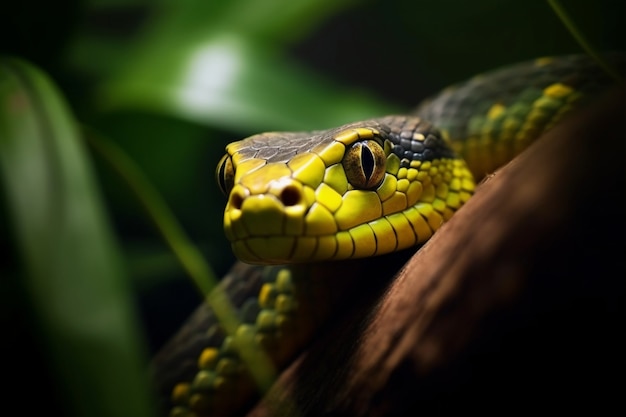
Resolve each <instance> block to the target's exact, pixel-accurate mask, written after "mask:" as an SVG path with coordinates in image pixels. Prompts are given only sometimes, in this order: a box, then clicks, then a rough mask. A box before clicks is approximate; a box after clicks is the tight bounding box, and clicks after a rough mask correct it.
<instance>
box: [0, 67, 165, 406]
mask: <svg viewBox="0 0 626 417" xmlns="http://www.w3.org/2000/svg"><path fill="white" fill-rule="evenodd" d="M0 173H1V174H2V181H3V182H4V189H5V192H6V201H7V205H8V209H9V210H8V211H9V213H10V214H11V216H12V221H13V223H12V225H13V229H14V232H15V234H16V240H17V241H18V242H19V245H20V254H21V258H22V262H23V269H24V279H23V280H22V281H21V282H22V283H23V285H24V286H25V292H26V293H27V294H28V295H29V297H30V298H31V301H32V303H31V304H32V305H34V310H35V311H34V316H35V317H36V319H37V320H38V322H39V323H40V326H39V327H40V328H41V329H42V330H41V334H40V339H41V340H42V341H43V343H45V346H46V349H45V350H46V352H47V353H48V354H49V357H50V358H51V359H50V361H51V368H52V369H53V372H54V374H55V377H56V378H57V379H58V385H59V388H60V391H61V392H63V393H64V394H65V398H64V399H63V400H64V402H65V403H66V404H67V408H68V413H67V414H68V415H77V416H86V415H89V416H121V415H132V416H151V415H154V410H153V408H152V405H151V404H152V401H151V395H150V390H149V382H148V379H147V374H146V372H145V369H146V355H145V347H144V340H143V338H142V334H141V331H140V327H139V326H138V323H137V317H136V314H135V311H134V306H133V303H132V299H131V296H130V291H129V290H130V289H129V283H128V280H127V279H126V276H125V270H124V268H123V266H122V264H121V258H120V253H119V249H118V246H117V244H116V242H115V239H114V236H113V234H112V232H111V229H110V227H109V225H108V224H107V219H106V215H105V213H104V210H103V206H102V203H101V197H100V195H99V192H98V188H97V185H96V183H95V181H94V178H93V175H92V172H91V166H90V163H89V161H88V159H87V157H86V154H85V151H84V149H83V147H82V145H81V142H80V140H79V136H78V132H77V130H76V126H75V121H74V120H73V116H72V115H71V113H70V111H69V109H68V107H67V105H66V103H65V102H64V100H63V98H62V97H61V96H60V94H59V92H58V91H57V90H56V88H55V86H54V85H53V84H52V82H51V81H50V80H49V79H48V78H47V77H46V76H45V75H44V74H43V73H42V72H40V71H39V70H38V69H36V68H34V67H33V66H31V65H29V64H28V63H26V62H24V61H20V60H16V59H11V58H0Z"/></svg>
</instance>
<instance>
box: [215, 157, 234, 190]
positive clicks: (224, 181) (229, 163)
mask: <svg viewBox="0 0 626 417" xmlns="http://www.w3.org/2000/svg"><path fill="white" fill-rule="evenodd" d="M215 177H216V179H217V184H218V185H219V186H220V190H222V192H223V193H224V195H225V196H228V194H230V190H232V189H233V186H234V185H235V168H234V167H233V160H232V159H231V157H230V155H228V154H226V155H224V156H223V157H222V159H220V162H219V164H217V170H216V171H215Z"/></svg>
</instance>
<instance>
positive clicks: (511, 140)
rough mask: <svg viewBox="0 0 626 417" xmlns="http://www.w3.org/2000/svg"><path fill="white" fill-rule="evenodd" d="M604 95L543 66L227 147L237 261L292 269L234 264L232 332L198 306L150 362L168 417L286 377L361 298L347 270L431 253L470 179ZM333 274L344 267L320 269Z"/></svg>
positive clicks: (565, 67) (577, 74)
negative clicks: (275, 371)
mask: <svg viewBox="0 0 626 417" xmlns="http://www.w3.org/2000/svg"><path fill="white" fill-rule="evenodd" d="M619 59H621V58H619ZM619 59H618V60H619ZM611 84H612V81H611V79H610V78H609V77H608V76H607V75H606V74H605V73H604V72H603V71H602V70H601V69H600V68H599V67H598V65H597V64H596V63H595V62H594V61H593V60H591V59H590V58H588V57H585V56H564V57H558V58H543V59H538V60H535V61H532V62H526V63H521V64H518V65H514V66H511V67H507V68H504V69H500V70H496V71H492V72H490V73H486V74H484V75H481V76H478V77H475V78H473V79H471V80H469V81H467V82H465V83H462V84H459V85H457V86H453V87H450V88H448V89H446V90H444V91H443V92H442V93H440V94H439V95H437V96H435V97H434V98H432V99H429V100H426V101H424V102H423V103H422V104H421V105H420V106H419V107H418V108H417V110H416V111H415V112H414V113H413V114H410V115H395V116H386V117H382V118H376V119H371V120H365V121H361V122H356V123H350V124H346V125H343V126H340V127H337V128H333V129H328V130H320V131H314V132H270V133H263V134H259V135H254V136H251V137H249V138H246V139H244V140H241V141H238V142H234V143H231V144H230V145H228V146H227V148H226V155H225V156H224V157H223V158H222V160H221V161H220V163H219V164H218V168H217V179H218V183H219V184H220V187H221V188H222V190H223V191H224V193H225V194H226V195H227V196H228V202H227V205H226V209H225V212H224V230H225V233H226V235H227V237H228V239H229V240H230V241H231V244H232V249H233V251H234V253H235V255H236V256H237V257H238V258H239V259H241V260H242V261H244V262H246V263H248V264H263V265H272V264H273V265H281V264H295V265H296V266H295V267H291V268H288V267H281V266H251V265H243V264H239V265H238V266H236V267H235V269H234V270H233V271H232V272H231V273H230V274H229V276H227V277H226V279H225V281H224V283H223V284H222V287H223V288H224V289H225V291H226V293H228V294H230V297H231V300H232V303H233V305H234V306H235V307H236V308H237V309H238V311H239V312H240V317H239V319H240V321H241V324H240V325H239V327H238V328H237V332H236V333H235V334H233V335H225V334H224V332H223V331H221V330H220V328H219V325H218V324H216V322H215V317H214V315H213V313H212V312H211V310H210V309H209V308H207V307H206V306H202V307H200V309H199V310H198V311H197V312H196V313H195V315H194V318H193V319H192V320H191V322H190V324H188V325H187V326H186V327H185V328H184V329H183V330H182V332H181V333H180V334H179V335H178V336H177V337H176V338H175V339H173V341H172V342H171V343H170V344H169V346H167V347H166V348H165V349H164V351H163V352H162V353H161V354H160V355H159V356H158V357H157V360H156V362H155V363H156V365H157V373H156V379H157V380H158V382H159V385H160V386H161V387H162V388H163V390H164V392H165V393H166V395H167V397H168V399H167V400H166V401H165V402H166V403H167V405H166V407H168V408H169V409H170V411H169V413H170V415H171V416H201V415H211V414H216V415H224V414H229V413H233V412H236V411H237V410H238V408H239V407H241V406H242V405H243V404H245V403H246V401H248V400H247V399H246V398H249V397H250V396H251V395H253V394H254V393H255V392H256V391H257V388H256V384H257V383H258V382H259V378H260V377H259V374H260V373H262V371H259V370H257V369H254V367H255V366H254V361H255V360H257V361H260V360H263V361H268V362H270V363H271V364H272V365H274V366H276V367H277V368H279V369H280V368H281V367H284V366H285V365H286V364H287V363H288V361H289V360H291V359H292V358H293V357H294V356H295V354H296V353H297V352H298V351H300V350H301V349H302V348H303V347H304V346H305V345H306V344H307V343H308V342H309V340H310V339H311V338H312V337H313V335H314V331H315V330H316V329H317V328H319V326H321V325H322V323H323V322H324V321H325V320H327V319H328V317H329V316H331V315H332V314H334V313H333V308H334V307H337V306H341V305H342V301H341V300H342V299H343V298H342V297H346V296H349V294H348V295H346V293H349V292H350V291H353V289H352V288H353V287H352V286H353V285H358V283H356V284H355V282H354V281H355V280H357V279H359V277H360V276H361V275H360V274H359V273H355V272H354V271H355V269H354V268H355V265H356V264H355V263H354V262H355V261H350V260H353V259H357V258H370V257H372V256H375V255H384V254H388V253H393V252H396V251H399V250H401V249H406V248H411V247H414V246H415V245H418V244H420V243H423V242H425V241H426V240H428V239H429V238H430V237H431V236H432V234H433V233H435V231H436V230H437V229H438V228H439V227H440V226H441V225H442V224H443V223H444V222H445V221H446V220H448V219H449V218H450V217H451V216H452V215H453V214H454V213H455V212H456V211H457V210H458V209H459V208H460V207H462V205H463V204H464V203H465V202H466V201H467V200H468V199H469V198H470V197H471V195H472V194H473V192H474V189H475V179H479V178H481V177H482V176H484V175H485V174H487V173H490V172H492V171H493V170H494V169H495V168H497V167H498V166H500V165H502V164H503V163H505V162H506V161H508V160H510V159H511V158H512V157H513V156H514V155H516V154H518V153H519V152H521V151H522V150H523V149H524V148H526V147H527V146H529V145H530V144H531V143H532V141H533V140H535V139H536V138H537V137H539V136H540V135H541V134H542V133H543V132H544V131H545V130H547V129H549V128H551V127H552V126H554V125H555V124H556V123H557V122H558V121H559V120H561V119H562V118H563V117H564V116H565V115H566V114H568V113H569V112H570V111H571V110H573V109H574V108H577V107H579V106H580V105H581V104H582V103H584V102H585V101H586V100H587V99H588V98H589V97H591V96H593V95H596V94H597V93H598V92H599V91H601V90H603V89H605V88H606V87H607V86H609V85H611ZM381 259H384V257H383V258H381ZM337 260H344V261H345V260H348V261H347V262H330V263H324V262H325V261H337ZM314 262H315V263H317V262H322V263H321V264H320V265H321V266H320V267H316V266H312V264H308V263H314ZM350 262H352V263H350ZM329 265H330V267H329ZM368 265H370V264H368ZM329 269H330V272H329ZM351 271H352V272H351ZM372 273H373V270H370V271H369V274H372ZM363 275H365V276H366V277H367V275H368V273H367V271H366V272H364V273H363ZM242 276H245V277H246V278H245V280H242V279H241V277H242ZM198 328H200V329H201V330H200V331H198ZM255 352H257V353H258V352H261V355H260V356H259V355H256V353H255ZM255 355H256V356H255ZM189 358H191V359H189ZM259 358H262V359H259ZM250 361H252V362H253V364H252V368H251V367H249V366H248V365H250ZM181 362H182V363H183V366H181V365H180V363H181ZM257 364H258V363H257ZM270 373H271V372H270ZM261 385H263V383H261Z"/></svg>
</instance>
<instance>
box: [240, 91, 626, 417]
mask: <svg viewBox="0 0 626 417" xmlns="http://www.w3.org/2000/svg"><path fill="white" fill-rule="evenodd" d="M624 139H625V125H624V91H623V90H622V89H619V91H616V92H614V94H612V95H610V96H607V97H605V99H604V100H601V101H600V102H598V103H597V104H596V105H595V106H593V107H591V108H589V109H587V110H586V111H584V112H582V113H578V114H577V115H575V117H572V118H570V119H568V120H567V121H565V122H564V123H562V124H561V125H560V126H558V127H556V128H555V129H553V130H552V131H550V132H549V133H548V134H546V135H545V136H544V137H543V138H542V139H541V140H539V141H538V142H537V143H536V144H535V145H533V146H532V147H531V148H529V149H528V150H527V151H526V152H524V153H523V154H522V155H520V156H519V157H518V158H516V159H515V160H514V161H513V162H511V163H510V164H508V165H507V166H505V167H504V168H503V169H501V170H499V171H497V172H496V173H495V174H493V175H492V176H490V177H489V178H487V180H486V181H484V183H483V184H481V186H480V187H479V189H478V191H477V193H476V195H475V197H473V198H472V199H471V200H470V202H469V203H468V204H467V205H466V206H465V207H463V208H462V209H461V210H460V211H459V212H458V213H457V214H456V215H455V216H454V217H453V219H452V220H451V221H450V222H449V223H447V224H446V225H444V226H443V227H442V229H441V230H440V231H439V232H438V233H437V234H436V235H435V236H434V237H433V238H432V239H431V240H430V241H429V242H428V243H427V244H426V245H425V246H424V247H423V248H421V250H419V251H418V252H417V253H416V254H415V256H413V257H412V258H411V259H410V261H409V262H408V263H407V264H406V266H405V267H404V268H403V269H402V270H401V272H400V273H399V274H398V276H397V277H396V278H395V279H394V280H393V282H391V283H390V284H389V287H388V288H387V289H386V291H384V292H381V293H380V294H379V295H378V296H377V298H375V299H374V300H369V301H368V302H367V304H365V306H364V307H363V308H362V309H361V314H352V315H348V316H346V317H345V318H343V319H341V320H338V321H336V322H335V323H334V326H333V327H332V328H331V329H329V331H328V332H326V333H325V335H324V336H322V337H320V339H318V341H317V342H316V344H315V345H314V346H313V347H312V348H311V349H310V350H309V351H308V352H307V353H305V354H304V355H302V356H301V357H300V358H299V359H298V361H297V362H296V363H295V364H293V365H292V366H291V367H290V368H289V369H288V370H287V371H286V372H284V373H283V375H282V376H281V378H280V379H279V381H278V382H277V383H276V384H275V385H274V387H273V388H272V389H271V390H270V392H269V393H268V394H267V396H266V397H265V399H264V400H263V401H261V402H260V403H259V404H258V405H257V406H256V408H255V409H253V410H252V411H251V412H250V414H249V415H250V416H267V415H299V416H317V415H328V414H331V415H370V416H378V415H394V414H395V415H419V414H429V415H431V414H458V413H460V412H463V413H464V414H465V413H467V412H481V413H496V412H498V413H501V412H506V413H507V414H510V413H511V412H516V411H531V410H532V411H537V410H541V411H557V410H558V411H560V412H561V413H562V412H563V411H566V410H571V411H583V410H585V409H587V411H592V410H593V411H594V412H595V413H596V414H597V413H598V411H601V410H602V409H604V408H605V407H609V406H610V405H611V403H612V402H613V401H614V402H617V398H618V395H620V390H618V385H617V384H618V383H617V382H613V379H614V378H617V380H622V378H623V377H622V375H623V372H622V371H623V363H624V361H623V358H622V354H623V343H622V342H621V341H620V339H621V338H620V337H619V336H620V334H621V333H623V330H624V328H623V321H622V317H623V316H622V314H623V309H622V308H621V307H622V302H623V285H622V282H623V279H624V270H625V265H624V256H625V255H626V252H624V209H623V197H624V190H625V184H624V179H625V177H626V176H625V169H624V167H625V164H624V159H625V151H624Z"/></svg>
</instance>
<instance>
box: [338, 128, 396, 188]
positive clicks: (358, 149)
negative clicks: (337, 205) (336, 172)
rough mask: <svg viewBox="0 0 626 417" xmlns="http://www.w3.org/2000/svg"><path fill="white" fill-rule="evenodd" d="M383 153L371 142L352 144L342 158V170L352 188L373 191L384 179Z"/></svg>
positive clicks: (377, 145) (378, 146)
mask: <svg viewBox="0 0 626 417" xmlns="http://www.w3.org/2000/svg"><path fill="white" fill-rule="evenodd" d="M385 161H386V158H385V152H384V151H383V148H382V147H381V146H380V145H379V144H378V143H377V142H375V141H373V140H365V141H361V142H356V143H354V144H353V145H352V146H351V147H350V148H349V149H348V150H347V151H346V153H345V155H344V156H343V161H342V162H341V163H342V165H343V169H344V171H345V173H346V177H347V178H348V181H349V182H350V184H352V186H353V187H354V188H357V189H363V190H373V189H374V188H376V187H378V186H379V185H380V183H381V182H382V181H383V179H384V178H385V170H386V168H385Z"/></svg>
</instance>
